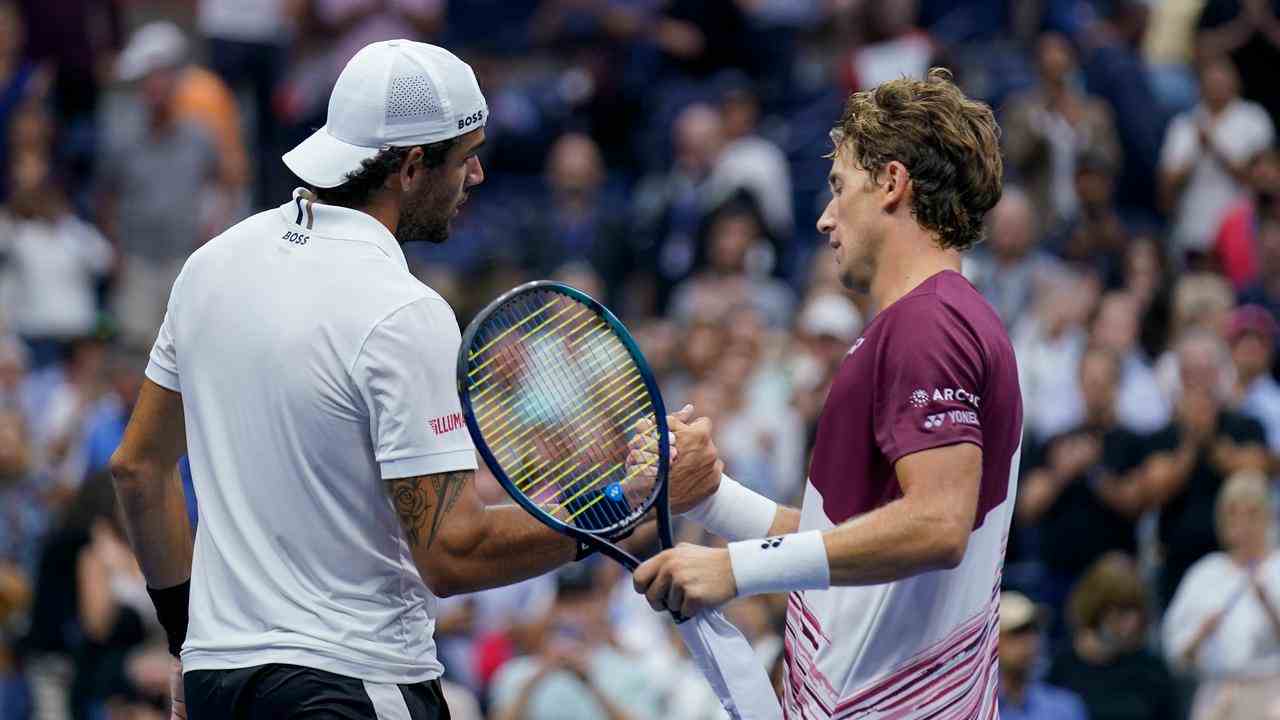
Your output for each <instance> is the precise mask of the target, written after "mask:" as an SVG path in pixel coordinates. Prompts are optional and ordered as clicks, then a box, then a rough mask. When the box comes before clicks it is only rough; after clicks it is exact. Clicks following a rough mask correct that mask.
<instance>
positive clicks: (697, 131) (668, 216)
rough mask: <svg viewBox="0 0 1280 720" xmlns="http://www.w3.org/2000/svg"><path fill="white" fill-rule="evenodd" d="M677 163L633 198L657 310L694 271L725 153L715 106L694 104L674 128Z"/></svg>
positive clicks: (652, 176)
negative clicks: (712, 181)
mask: <svg viewBox="0 0 1280 720" xmlns="http://www.w3.org/2000/svg"><path fill="white" fill-rule="evenodd" d="M671 141H672V146H673V162H672V163H671V165H670V167H669V168H668V169H667V170H666V171H664V172H661V173H654V174H650V175H649V176H647V177H644V178H642V179H641V181H640V183H639V185H638V186H637V187H636V190H635V192H634V197H635V200H634V207H633V213H634V215H635V226H636V227H635V231H636V232H637V233H638V234H639V236H640V244H641V247H643V248H644V254H643V255H642V257H643V258H645V259H646V262H645V267H642V268H637V270H639V271H640V272H641V273H643V274H644V275H647V276H649V278H648V279H649V282H650V283H651V284H652V285H653V292H654V301H653V304H655V305H656V307H652V308H643V309H642V310H644V311H646V312H652V311H655V310H657V309H660V308H663V307H665V305H666V302H667V300H668V296H669V294H670V292H671V288H672V287H673V286H674V285H675V283H676V282H678V281H680V280H682V279H684V277H685V276H687V275H688V274H689V273H690V272H691V271H692V270H693V269H694V259H695V255H696V253H697V239H698V232H699V231H700V230H701V228H702V224H703V221H704V219H705V215H706V212H707V210H708V207H707V193H708V187H709V186H708V183H707V180H708V178H709V177H710V176H711V171H712V170H713V169H714V168H715V163H716V159H717V158H718V157H719V156H720V151H721V150H722V149H723V148H724V142H725V137H724V121H723V119H722V118H721V116H720V111H719V110H717V109H716V108H714V107H712V106H711V105H707V104H704V103H694V104H691V105H689V106H687V107H685V108H684V109H683V110H682V111H680V114H679V115H677V116H676V118H675V121H674V122H673V123H672V126H671Z"/></svg>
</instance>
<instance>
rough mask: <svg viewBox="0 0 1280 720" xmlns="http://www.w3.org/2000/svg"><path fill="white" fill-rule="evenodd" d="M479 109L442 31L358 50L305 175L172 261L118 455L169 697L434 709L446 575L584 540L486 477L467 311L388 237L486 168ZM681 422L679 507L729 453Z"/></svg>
mask: <svg viewBox="0 0 1280 720" xmlns="http://www.w3.org/2000/svg"><path fill="white" fill-rule="evenodd" d="M487 119H488V107H487V105H486V103H485V100H484V97H483V95H482V94H481V93H480V88H479V85H478V84H477V82H476V78H475V75H474V73H473V72H472V70H471V68H470V67H469V66H467V65H466V64H465V63H463V62H462V61H461V60H459V59H458V58H457V57H455V56H453V55H452V54H451V53H449V52H448V51H446V50H444V49H443V48H439V47H435V46H432V45H427V44H425V43H416V42H409V41H406V40H393V41H387V42H381V43H374V44H372V45H369V46H367V47H365V48H364V49H363V50H361V51H360V52H359V53H357V54H356V55H355V57H354V58H352V60H351V61H350V62H349V63H348V65H347V66H346V68H345V69H344V70H343V72H342V75H341V77H339V78H338V81H337V84H336V86H335V87H334V90H333V94H332V96H331V98H330V102H329V114H328V122H327V124H326V125H325V126H324V127H323V128H321V129H320V130H318V131H317V132H316V133H315V134H314V135H312V136H311V137H310V138H309V139H307V140H306V141H304V142H303V143H302V144H300V145H299V146H298V147H297V148H295V149H294V150H293V151H291V152H290V153H288V154H287V155H285V157H284V161H285V163H286V164H287V165H288V166H289V168H290V169H291V170H293V171H294V173H295V174H297V175H298V176H299V177H300V178H302V180H303V181H304V182H306V183H307V185H308V186H309V187H307V188H299V189H298V190H296V191H295V192H294V194H293V197H292V199H290V200H289V201H288V202H286V203H284V204H283V205H281V206H280V207H277V208H271V209H269V210H267V211H265V212H262V213H259V214H257V215H254V216H253V217H250V218H248V219H246V220H244V221H243V222H241V223H239V224H237V225H235V226H234V227H232V228H231V229H229V230H227V231H226V232H225V233H223V234H222V235H220V236H218V237H216V238H214V239H212V240H211V241H209V242H208V243H207V244H206V245H204V246H203V247H202V248H200V249H199V250H198V251H196V252H195V253H194V254H193V255H192V256H191V258H190V259H189V260H188V261H187V263H186V265H185V267H184V268H183V270H182V273H181V274H180V275H179V277H178V279H177V281H176V282H175V283H174V287H173V291H172V294H171V296H170V298H169V303H168V310H167V313H166V315H165V319H164V323H163V325H162V327H161V328H160V332H159V336H158V337H157V339H156V342H155V346H154V347H153V349H152V352H151V359H150V363H149V365H148V366H147V369H146V376H147V380H146V381H145V383H144V386H143V388H142V391H141V393H140V395H139V398H138V402H137V404H136V406H135V409H134V412H133V416H132V417H131V419H130V422H129V426H128V428H127V430H126V432H125V437H124V440H123V442H122V444H121V446H120V448H119V449H118V450H117V451H116V453H115V455H114V456H113V458H112V463H111V470H112V473H113V475H114V477H115V480H116V488H117V492H118V494H119V497H120V501H121V506H122V508H123V510H124V515H125V524H126V526H127V529H128V531H129V536H130V539H131V542H132V545H133V548H134V551H135V552H136V553H137V556H138V560H139V562H140V564H141V566H142V570H143V572H144V574H145V575H146V579H147V584H148V588H149V590H150V592H151V594H152V599H153V601H154V602H155V604H156V609H157V612H158V614H159V617H160V620H161V623H162V624H163V625H164V627H165V630H166V631H167V633H168V636H169V645H170V651H171V652H172V653H173V654H174V655H175V656H177V655H179V653H180V654H181V660H182V663H181V665H178V664H177V663H175V667H176V669H177V672H182V670H183V669H185V673H186V674H185V678H183V679H181V680H179V679H177V677H178V676H177V675H175V682H174V695H175V703H174V715H175V717H186V716H189V717H190V718H191V720H206V719H209V720H214V719H216V720H226V719H227V718H237V719H239V718H244V719H247V720H257V719H259V718H261V719H263V720H265V719H266V718H272V719H277V718H352V719H355V718H359V719H362V720H372V719H373V718H380V719H383V720H386V719H389V718H395V719H397V720H404V719H408V718H412V719H413V720H422V719H425V718H447V717H448V708H447V707H446V705H445V702H444V699H443V697H442V695H441V692H440V685H439V682H438V678H439V676H440V674H441V672H442V670H443V668H442V666H441V664H440V662H439V661H438V660H437V658H436V653H435V645H434V642H433V640H432V634H433V631H434V626H435V613H436V598H437V597H442V596H446V595H452V594H455V593H462V592H470V591H475V590H480V589H484V588H490V587H495V586H499V585H504V584H509V583H513V582H516V581H519V580H522V579H525V578H528V577H531V576H534V575H538V574H540V573H544V572H546V571H548V570H551V569H552V568H555V567H557V566H559V565H561V564H563V563H566V562H569V561H571V560H574V559H575V558H576V557H579V556H580V555H581V554H582V553H583V549H582V548H580V547H578V546H576V544H575V543H574V542H573V541H572V540H569V539H567V538H565V537H564V536H562V535H559V534H557V533H555V532H553V531H551V530H550V529H548V528H546V527H544V526H543V525H541V524H540V523H538V521H537V520H535V519H533V518H532V517H531V516H529V514H528V513H526V512H525V511H524V510H522V509H520V508H518V507H516V506H503V507H485V506H484V504H483V502H482V501H481V500H480V497H479V496H478V495H477V492H476V489H475V487H474V483H473V478H474V474H475V468H476V460H475V452H474V448H473V446H472V442H471V438H470V436H469V434H468V432H467V430H466V426H465V425H464V424H463V423H462V422H461V416H460V407H459V401H458V397H457V393H456V389H455V388H456V386H455V364H456V358H457V353H458V347H459V343H460V337H459V331H458V325H457V320H456V319H455V318H454V315H453V311H452V310H451V309H450V307H449V305H448V304H447V303H446V302H445V301H444V300H443V299H442V298H441V297H440V296H439V295H438V294H437V293H435V292H434V291H433V290H431V289H430V288H428V287H427V286H426V285H424V284H422V283H421V282H419V281H418V280H417V279H416V278H414V277H413V275H411V274H410V273H409V270H408V266H407V264H406V262H405V258H404V254H403V252H402V251H401V249H400V245H401V244H402V243H404V242H407V241H410V240H427V241H432V242H442V241H444V240H445V239H446V238H447V236H448V234H449V222H450V219H451V218H452V217H453V216H454V215H456V214H457V210H458V207H459V206H460V205H461V204H462V203H463V202H464V201H465V200H466V197H467V194H468V191H469V190H470V189H472V188H474V187H475V186H476V185H478V184H480V183H481V182H482V181H483V179H484V171H483V169H482V168H481V166H480V161H479V159H478V157H477V154H476V153H477V151H478V149H479V147H480V145H481V144H482V143H483V142H484V126H485V122H486V121H487ZM685 419H687V416H686V417H685ZM672 427H673V428H674V430H675V432H676V444H677V448H678V457H677V459H676V461H675V464H674V466H673V470H672V475H671V484H670V487H671V491H672V493H673V504H674V506H675V507H676V508H677V509H678V508H680V507H681V505H682V504H683V505H685V506H688V505H692V504H693V502H694V501H695V500H698V499H701V498H704V497H706V496H707V495H708V494H709V493H710V489H711V487H713V485H714V483H715V479H716V478H718V477H719V470H718V469H717V464H718V462H719V461H718V460H717V459H716V458H715V453H714V448H713V446H711V444H710V439H709V432H710V428H709V423H707V422H706V421H698V422H694V423H691V424H687V425H686V424H685V423H684V422H682V421H681V418H679V417H675V418H673V419H672ZM184 453H186V454H188V455H189V457H190V461H191V472H192V477H193V480H194V483H195V489H196V494H197V496H198V497H199V522H198V532H196V534H195V536H194V542H193V538H192V529H191V526H190V524H189V522H188V519H187V515H186V512H185V510H184V506H183V495H182V489H181V484H180V482H179V480H178V475H177V473H176V472H175V464H176V462H177V460H178V458H179V457H180V456H181V455H182V454H184ZM184 666H185V668H184ZM184 691H185V693H184ZM184 696H185V702H184Z"/></svg>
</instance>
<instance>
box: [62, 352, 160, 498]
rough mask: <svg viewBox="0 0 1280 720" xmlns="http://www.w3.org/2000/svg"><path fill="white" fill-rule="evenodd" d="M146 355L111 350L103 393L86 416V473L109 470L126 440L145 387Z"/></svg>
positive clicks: (82, 449)
mask: <svg viewBox="0 0 1280 720" xmlns="http://www.w3.org/2000/svg"><path fill="white" fill-rule="evenodd" d="M146 366H147V356H146V354H145V353H139V352H131V351H129V350H128V349H127V348H122V347H112V348H110V350H109V351H108V355H107V359H106V367H105V373H104V374H105V376H106V377H105V378H104V385H105V387H104V389H103V393H102V394H101V395H100V396H99V397H98V398H96V399H95V400H94V402H93V405H92V406H91V407H89V408H88V409H87V411H86V413H85V420H84V433H83V438H82V441H81V447H80V448H79V449H78V450H79V453H80V455H81V460H80V462H81V463H82V465H83V467H84V470H83V472H85V473H98V472H102V471H104V470H106V469H107V465H108V463H109V461H110V460H111V453H113V452H115V451H116V448H117V447H119V446H120V441H121V440H122V439H124V429H125V426H126V425H127V424H128V423H129V416H130V415H131V414H132V413H133V404H134V401H135V400H136V399H137V397H138V391H139V390H140V389H141V388H142V379H143V374H142V371H143V369H145V368H146Z"/></svg>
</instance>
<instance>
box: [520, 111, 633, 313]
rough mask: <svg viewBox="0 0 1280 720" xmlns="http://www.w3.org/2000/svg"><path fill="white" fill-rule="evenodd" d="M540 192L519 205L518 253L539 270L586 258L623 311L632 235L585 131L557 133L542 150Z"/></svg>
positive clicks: (597, 151)
mask: <svg viewBox="0 0 1280 720" xmlns="http://www.w3.org/2000/svg"><path fill="white" fill-rule="evenodd" d="M543 178H544V180H545V186H546V193H545V195H539V196H538V197H537V198H536V205H534V206H533V207H529V208H524V210H526V212H525V213H524V217H523V218H522V222H521V225H522V228H521V229H520V233H521V236H522V237H523V238H524V240H523V241H522V242H521V243H520V247H519V252H522V253H525V254H526V255H527V260H526V261H527V263H528V266H529V267H532V268H537V270H538V272H541V273H543V274H546V273H549V272H551V271H552V270H554V269H556V268H558V267H560V266H561V265H563V264H564V263H568V262H586V263H588V264H590V265H591V267H593V268H595V270H596V271H597V272H599V273H600V274H601V276H602V277H603V278H604V285H605V288H606V291H607V294H606V295H605V296H604V297H602V298H601V299H603V300H607V301H608V302H609V304H610V306H611V307H613V308H615V309H617V310H619V311H623V312H625V307H626V306H625V304H620V303H624V302H625V301H624V298H625V297H626V284H627V279H628V278H627V276H628V273H629V271H630V270H631V269H632V267H633V266H634V262H635V259H634V257H635V256H634V254H635V252H636V248H635V238H634V237H633V236H632V234H631V233H629V232H628V231H627V227H626V222H625V218H624V217H623V216H622V214H621V213H620V212H618V208H617V207H614V206H613V204H612V202H611V198H610V197H609V196H608V195H607V194H606V191H605V181H606V180H607V176H606V174H605V166H604V159H603V157H602V156H601V154H600V146H599V145H598V144H596V141H595V140H593V139H592V138H591V136H589V135H586V134H584V133H578V132H570V133H565V134H564V135H561V136H560V137H559V138H557V139H556V141H555V142H554V143H552V145H551V149H550V150H549V151H548V153H547V160H546V165H545V170H544V172H543Z"/></svg>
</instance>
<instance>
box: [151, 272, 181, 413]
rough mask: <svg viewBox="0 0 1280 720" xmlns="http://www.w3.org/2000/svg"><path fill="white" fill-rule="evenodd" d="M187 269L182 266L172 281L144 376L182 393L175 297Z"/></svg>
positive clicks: (163, 386) (161, 385) (168, 388)
mask: <svg viewBox="0 0 1280 720" xmlns="http://www.w3.org/2000/svg"><path fill="white" fill-rule="evenodd" d="M186 271H187V268H186V266H185V265H184V266H183V268H182V272H180V273H178V278H177V279H176V280H174V281H173V289H172V290H170V291H169V303H168V305H167V306H166V308H165V311H164V321H163V322H161V323H160V332H159V333H158V334H157V335H156V341H155V344H154V345H152V346H151V357H150V359H149V360H148V361H147V369H146V376H147V379H148V380H150V381H151V382H153V383H155V384H157V385H159V386H160V387H162V388H165V389H167V390H172V391H174V392H177V393H180V392H182V383H181V382H180V378H179V374H178V345H177V342H176V337H177V332H176V329H175V327H174V324H175V323H176V322H177V320H176V316H177V312H176V310H177V306H178V302H177V297H178V292H179V290H180V289H181V287H182V276H183V275H184V274H185V273H186Z"/></svg>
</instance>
